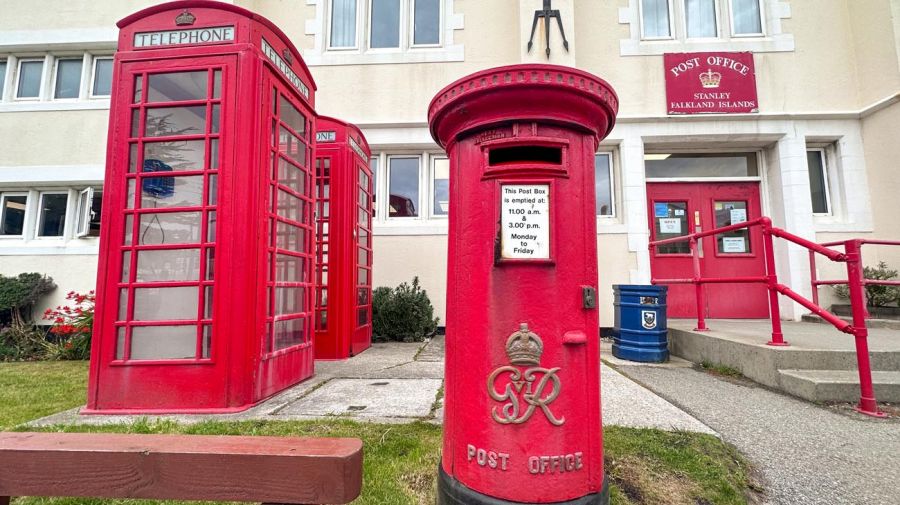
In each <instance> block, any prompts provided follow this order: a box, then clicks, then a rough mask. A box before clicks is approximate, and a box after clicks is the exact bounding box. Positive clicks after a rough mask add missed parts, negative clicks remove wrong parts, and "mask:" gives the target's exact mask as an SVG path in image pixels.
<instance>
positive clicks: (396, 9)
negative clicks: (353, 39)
mask: <svg viewBox="0 0 900 505" xmlns="http://www.w3.org/2000/svg"><path fill="white" fill-rule="evenodd" d="M370 1H371V3H370V6H371V12H370V13H369V37H370V38H369V47H371V48H373V49H382V48H399V47H400V0H370Z"/></svg>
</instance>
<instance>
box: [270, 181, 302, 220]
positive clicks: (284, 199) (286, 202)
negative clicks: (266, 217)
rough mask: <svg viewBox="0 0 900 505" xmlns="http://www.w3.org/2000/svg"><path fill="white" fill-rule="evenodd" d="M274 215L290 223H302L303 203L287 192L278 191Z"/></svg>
mask: <svg viewBox="0 0 900 505" xmlns="http://www.w3.org/2000/svg"><path fill="white" fill-rule="evenodd" d="M277 199H278V200H277V202H276V205H277V210H276V214H278V215H279V216H281V217H283V218H286V219H290V220H291V221H297V222H303V201H302V200H300V199H299V198H297V197H296V196H294V195H292V194H290V193H288V192H287V191H282V190H280V189H279V190H278V196H277Z"/></svg>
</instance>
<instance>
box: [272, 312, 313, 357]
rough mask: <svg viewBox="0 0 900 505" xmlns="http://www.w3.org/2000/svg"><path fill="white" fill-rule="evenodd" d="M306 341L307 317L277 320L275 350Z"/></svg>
mask: <svg viewBox="0 0 900 505" xmlns="http://www.w3.org/2000/svg"><path fill="white" fill-rule="evenodd" d="M304 342H306V319H305V318H300V319H289V320H287V321H276V322H275V350H276V351H277V350H279V349H286V348H288V347H291V346H295V345H299V344H302V343H304Z"/></svg>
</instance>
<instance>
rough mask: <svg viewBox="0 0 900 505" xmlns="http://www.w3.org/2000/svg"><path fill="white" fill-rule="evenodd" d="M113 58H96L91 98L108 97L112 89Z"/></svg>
mask: <svg viewBox="0 0 900 505" xmlns="http://www.w3.org/2000/svg"><path fill="white" fill-rule="evenodd" d="M112 67H113V59H112V58H94V72H93V73H92V78H91V97H101V96H102V97H108V96H109V95H110V91H111V88H112Z"/></svg>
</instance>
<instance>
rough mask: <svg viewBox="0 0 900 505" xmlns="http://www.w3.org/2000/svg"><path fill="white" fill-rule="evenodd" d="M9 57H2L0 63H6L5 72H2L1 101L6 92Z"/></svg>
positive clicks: (0, 84) (0, 82)
mask: <svg viewBox="0 0 900 505" xmlns="http://www.w3.org/2000/svg"><path fill="white" fill-rule="evenodd" d="M9 62H10V60H9V58H0V63H3V64H4V67H3V72H2V73H0V102H2V101H3V97H4V95H5V94H6V74H8V73H9Z"/></svg>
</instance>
